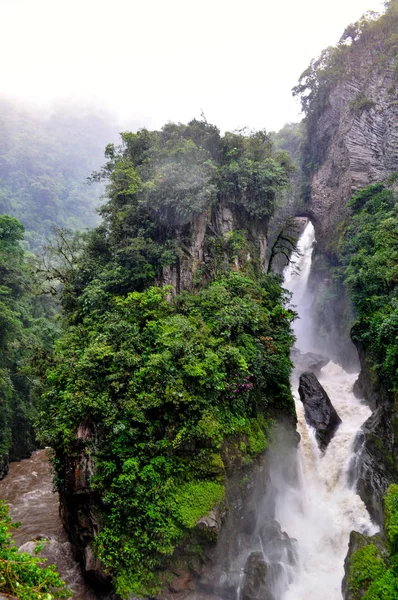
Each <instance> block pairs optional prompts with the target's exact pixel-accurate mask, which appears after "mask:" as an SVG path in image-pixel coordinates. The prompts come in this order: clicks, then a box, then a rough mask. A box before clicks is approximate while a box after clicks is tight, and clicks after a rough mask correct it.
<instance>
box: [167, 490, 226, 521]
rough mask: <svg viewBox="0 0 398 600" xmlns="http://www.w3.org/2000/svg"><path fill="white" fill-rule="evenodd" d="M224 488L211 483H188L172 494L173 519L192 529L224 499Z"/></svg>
mask: <svg viewBox="0 0 398 600" xmlns="http://www.w3.org/2000/svg"><path fill="white" fill-rule="evenodd" d="M224 495H225V488H224V486H223V485H221V484H219V483H214V482H213V481H201V482H200V483H194V482H190V483H187V484H185V485H183V486H181V487H179V488H178V489H177V490H176V491H175V493H174V507H175V509H174V510H175V517H176V519H177V521H178V522H179V523H181V525H183V526H184V527H187V528H188V529H192V528H193V527H195V525H196V524H197V522H198V521H199V520H200V519H201V518H202V517H204V516H205V515H206V514H207V513H209V512H210V511H211V509H212V508H214V506H215V505H216V504H218V503H219V502H221V500H222V499H223V498H224Z"/></svg>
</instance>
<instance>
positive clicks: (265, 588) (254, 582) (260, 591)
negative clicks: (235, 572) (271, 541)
mask: <svg viewBox="0 0 398 600" xmlns="http://www.w3.org/2000/svg"><path fill="white" fill-rule="evenodd" d="M267 574H268V566H267V563H266V562H265V560H264V556H263V554H262V553H261V552H252V553H251V554H250V556H249V558H248V559H247V561H246V564H245V569H244V578H243V586H242V600H275V599H274V596H273V595H272V593H271V590H270V586H269V583H268V577H267Z"/></svg>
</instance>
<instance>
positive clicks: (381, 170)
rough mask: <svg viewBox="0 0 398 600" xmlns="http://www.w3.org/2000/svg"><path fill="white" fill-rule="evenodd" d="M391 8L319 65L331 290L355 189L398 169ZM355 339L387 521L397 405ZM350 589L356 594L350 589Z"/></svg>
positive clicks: (364, 463) (323, 247)
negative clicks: (385, 498) (384, 499)
mask: <svg viewBox="0 0 398 600" xmlns="http://www.w3.org/2000/svg"><path fill="white" fill-rule="evenodd" d="M394 6H395V5H394ZM389 10H390V14H389V15H388V13H387V15H385V16H383V17H382V18H381V19H379V21H378V22H376V23H370V25H369V24H367V25H366V27H365V34H364V35H362V34H361V37H360V38H359V39H358V38H356V40H355V41H354V40H352V46H351V44H350V47H349V48H348V49H347V48H344V46H339V47H337V48H336V49H334V50H332V53H331V54H329V58H328V59H327V60H329V62H328V63H327V66H326V68H324V66H322V63H320V62H318V63H315V64H314V65H312V68H313V69H314V67H315V70H313V71H312V73H316V74H317V76H318V77H319V79H318V81H319V82H320V83H319V85H320V87H322V86H324V87H323V88H322V91H324V93H325V94H324V96H322V93H321V94H319V90H318V91H317V93H318V95H317V96H316V101H317V102H318V104H317V105H315V104H314V103H313V104H312V107H311V105H310V110H309V112H308V117H307V124H308V132H309V135H310V138H309V140H308V141H307V152H308V157H310V162H311V164H312V167H311V176H310V181H309V200H308V206H307V209H308V212H309V214H310V215H311V216H312V219H313V222H314V226H315V230H316V239H317V253H318V256H321V257H323V260H324V262H325V264H327V265H328V267H327V269H326V272H325V273H324V274H323V276H322V277H320V280H321V285H324V286H326V287H327V288H328V289H329V290H332V291H333V290H335V289H336V288H335V287H334V286H335V284H333V282H332V278H331V273H332V272H333V269H334V266H336V265H337V266H338V265H339V262H338V261H339V259H338V256H339V246H340V243H341V239H342V235H343V234H344V231H345V227H346V225H347V223H348V218H349V212H348V208H347V203H348V202H349V200H350V199H351V197H352V196H353V194H354V193H355V192H356V191H358V190H360V189H361V188H363V187H365V186H367V185H369V184H372V183H376V182H380V181H384V180H386V179H387V178H388V177H389V176H390V175H392V173H394V172H396V171H398V87H397V64H396V59H395V58H394V56H395V55H396V51H397V49H396V40H395V38H393V37H392V36H391V31H392V30H393V29H394V22H396V21H394V20H396V18H397V14H396V13H395V12H393V10H395V8H394V7H393V6H392V7H391V8H390V9H389ZM388 19H390V21H389V20H388ZM383 27H384V30H383ZM395 27H396V26H395ZM389 35H390V37H388V36H389ZM361 38H362V39H361ZM394 48H395V49H394ZM333 52H334V54H333ZM330 56H331V57H332V58H331V59H330ZM319 65H320V67H319ZM317 66H318V67H319V70H318V71H316V67H317ZM322 69H324V70H323V71H322ZM336 74H337V76H336ZM322 77H324V79H322ZM304 81H305V80H304ZM325 82H326V83H325ZM305 85H307V83H305ZM302 89H303V88H302ZM302 89H301V91H302ZM299 91H300V90H299ZM314 97H315V96H314ZM311 110H312V112H311ZM308 157H307V158H308ZM319 289H320V288H319V282H318V292H319ZM342 295H343V292H342ZM323 310H325V307H323ZM326 310H327V308H326ZM342 310H343V309H342ZM331 312H333V308H331ZM325 318H326V317H325ZM340 321H341V319H340ZM337 322H339V321H337ZM346 328H347V327H346ZM356 346H357V350H358V354H359V360H360V366H361V373H360V376H359V379H358V382H357V384H356V389H355V391H356V393H357V395H358V396H359V397H362V398H365V400H366V401H367V402H368V404H369V406H370V407H371V408H372V410H373V411H374V412H373V414H372V415H371V417H370V418H369V419H368V420H367V422H366V423H365V424H364V425H363V427H362V431H361V434H360V436H358V439H357V442H356V443H357V450H358V451H359V458H358V459H357V464H356V465H355V469H354V470H355V473H354V475H353V476H354V478H355V480H357V482H358V483H357V489H358V493H359V494H360V496H361V497H362V499H363V500H364V502H365V504H366V506H367V508H368V510H369V512H370V514H371V516H372V518H373V519H374V520H375V521H376V522H377V523H379V524H380V525H381V524H382V523H383V519H384V516H383V496H384V494H385V493H386V491H387V488H388V486H389V484H390V483H392V482H396V481H398V465H397V451H398V448H397V439H398V430H397V426H396V423H397V415H398V411H397V405H396V398H395V397H394V394H393V393H392V392H391V391H389V389H388V388H390V387H391V385H387V384H386V382H383V381H381V380H380V378H378V376H377V374H376V372H375V371H376V369H375V368H373V367H374V366H375V365H372V364H371V360H370V357H369V356H368V353H367V351H366V349H365V348H364V347H363V346H362V345H361V344H360V343H357V342H356ZM344 597H345V598H350V597H351V596H350V595H349V593H348V591H347V589H345V590H344Z"/></svg>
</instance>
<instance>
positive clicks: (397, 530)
mask: <svg viewBox="0 0 398 600" xmlns="http://www.w3.org/2000/svg"><path fill="white" fill-rule="evenodd" d="M384 506H385V514H386V521H385V525H384V529H385V534H386V537H387V542H388V549H387V550H388V551H387V553H386V554H387V555H383V553H381V552H380V549H379V548H378V547H377V546H376V545H375V544H374V543H372V542H371V541H370V543H369V544H367V545H365V546H363V547H362V548H359V549H358V550H356V551H355V552H354V553H353V554H352V556H351V557H350V560H349V588H350V591H351V593H352V597H353V600H359V599H360V598H364V600H394V599H395V598H397V595H398V571H397V569H398V543H397V540H398V485H396V484H392V485H390V487H389V489H388V492H387V494H386V496H385V498H384ZM370 540H372V538H370Z"/></svg>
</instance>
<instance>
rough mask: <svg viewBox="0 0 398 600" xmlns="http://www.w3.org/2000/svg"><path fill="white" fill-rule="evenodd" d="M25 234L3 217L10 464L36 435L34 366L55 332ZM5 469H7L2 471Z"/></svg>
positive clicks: (1, 379) (0, 317) (0, 358)
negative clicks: (26, 251) (26, 247)
mask: <svg viewBox="0 0 398 600" xmlns="http://www.w3.org/2000/svg"><path fill="white" fill-rule="evenodd" d="M23 232H24V228H23V226H22V225H21V223H19V221H17V220H16V219H14V218H13V217H10V216H8V215H1V216H0V332H1V333H0V396H1V398H2V410H1V416H0V454H1V456H2V461H5V462H6V461H7V457H8V454H10V455H11V458H12V459H15V458H21V457H23V456H26V455H27V454H29V452H30V451H31V450H32V449H33V447H34V437H33V430H32V424H31V420H32V416H33V412H34V409H33V402H32V383H31V382H32V377H31V375H32V373H31V360H32V358H33V355H34V352H35V348H38V347H41V348H42V349H43V350H44V348H47V349H48V348H49V346H50V345H51V343H52V339H53V337H54V333H55V327H54V326H53V325H52V324H51V323H50V322H49V321H48V317H49V316H50V315H51V312H52V306H51V304H49V302H48V300H47V298H43V297H42V298H40V297H37V296H36V287H35V278H34V276H33V273H32V265H30V264H29V261H28V260H27V258H26V257H25V255H24V252H23V250H22V247H21V245H20V242H21V240H22V239H23ZM2 466H3V465H2Z"/></svg>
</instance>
